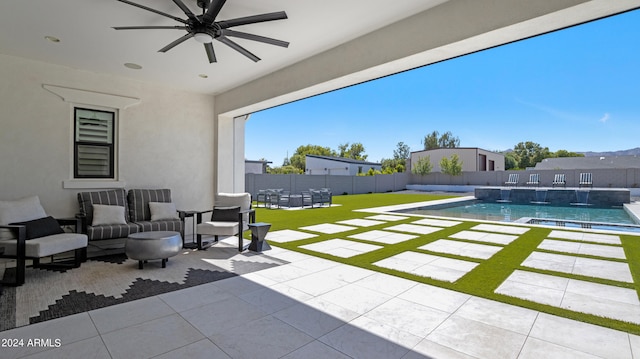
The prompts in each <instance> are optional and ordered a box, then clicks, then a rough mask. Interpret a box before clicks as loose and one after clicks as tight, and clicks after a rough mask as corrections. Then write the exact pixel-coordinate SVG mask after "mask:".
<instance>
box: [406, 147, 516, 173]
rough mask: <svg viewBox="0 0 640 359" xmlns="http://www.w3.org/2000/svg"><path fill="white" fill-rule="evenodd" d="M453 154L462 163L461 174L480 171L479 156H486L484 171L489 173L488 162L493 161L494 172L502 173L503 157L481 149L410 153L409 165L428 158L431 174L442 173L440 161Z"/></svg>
mask: <svg viewBox="0 0 640 359" xmlns="http://www.w3.org/2000/svg"><path fill="white" fill-rule="evenodd" d="M453 154H457V155H458V158H459V159H460V161H462V171H463V172H474V171H480V170H481V167H480V164H479V160H480V158H479V156H480V155H484V156H486V162H485V164H486V166H487V167H486V171H489V165H488V162H489V160H493V161H494V169H493V170H494V171H504V156H503V155H502V154H499V153H496V152H491V151H487V150H483V149H481V148H438V149H434V150H428V151H416V152H412V153H411V163H412V164H414V163H418V159H420V158H422V157H426V156H429V161H430V162H431V165H433V169H432V172H442V168H440V161H441V160H442V159H443V158H445V157H446V158H451V156H452V155H453Z"/></svg>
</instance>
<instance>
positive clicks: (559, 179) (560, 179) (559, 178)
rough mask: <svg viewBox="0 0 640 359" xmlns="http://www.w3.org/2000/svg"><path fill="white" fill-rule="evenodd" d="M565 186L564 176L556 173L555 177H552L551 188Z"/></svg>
mask: <svg viewBox="0 0 640 359" xmlns="http://www.w3.org/2000/svg"><path fill="white" fill-rule="evenodd" d="M566 185H567V181H566V180H565V175H564V173H556V174H555V176H554V177H553V182H552V183H551V186H552V187H555V186H562V187H564V186H566Z"/></svg>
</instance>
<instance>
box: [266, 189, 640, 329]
mask: <svg viewBox="0 0 640 359" xmlns="http://www.w3.org/2000/svg"><path fill="white" fill-rule="evenodd" d="M450 197H455V196H444V195H430V194H400V193H378V194H364V195H346V196H334V197H333V202H334V204H335V205H337V206H334V207H330V208H329V207H321V208H314V209H305V210H292V211H289V210H278V209H265V208H259V209H257V214H256V216H257V220H258V221H260V222H268V223H271V225H272V227H271V231H277V230H282V229H292V230H298V229H299V228H300V227H305V226H310V225H316V224H322V223H337V222H339V221H342V220H347V219H355V218H364V217H369V216H372V215H373V214H372V213H366V212H354V211H355V210H359V209H364V208H371V207H380V206H388V205H394V204H405V203H414V202H423V201H430V200H437V199H444V198H450ZM399 215H403V214H401V213H399ZM405 215H406V214H405ZM416 219H417V218H416V217H410V218H408V219H405V220H401V221H396V222H393V223H386V222H385V223H384V224H380V225H376V226H370V227H357V228H355V229H353V230H350V231H347V232H341V233H337V234H322V233H317V236H316V237H313V238H310V239H305V240H300V241H295V242H288V243H271V244H272V245H275V246H279V247H282V248H287V249H290V250H294V251H298V252H301V253H305V254H309V255H312V256H316V257H321V258H325V259H329V260H333V261H336V262H341V263H345V264H349V265H354V266H358V267H361V268H366V269H370V270H374V271H377V272H381V273H387V274H391V275H394V276H398V277H402V278H406V279H410V280H413V281H416V282H421V283H425V284H430V285H434V286H438V287H442V288H447V289H451V290H455V291H458V292H462V293H466V294H470V295H474V296H478V297H482V298H487V299H491V300H496V301H500V302H504V303H508V304H513V305H517V306H521V307H525V308H529V309H533V310H537V311H541V312H546V313H550V314H554V315H558V316H562V317H566V318H571V319H575V320H579V321H583V322H587V323H592V324H596V325H600V326H605V327H609V328H613V329H617V330H621V331H625V332H629V333H633V334H640V325H637V324H633V323H627V322H623V321H620V320H614V319H609V318H603V317H599V316H596V315H591V314H585V313H580V312H574V311H570V310H567V309H562V308H558V307H554V306H551V305H545V304H540V303H536V302H531V301H528V300H524V299H519V298H514V297H509V296H506V295H502V294H497V293H495V292H494V291H495V289H496V288H497V287H498V286H500V284H502V282H504V280H505V279H507V277H509V276H510V275H511V274H512V273H513V272H514V271H515V270H527V271H529V272H537V273H542V274H550V275H554V276H556V277H565V278H571V279H578V280H583V281H590V282H594V283H600V284H607V285H613V286H619V287H624V288H632V289H635V290H636V291H637V292H639V293H640V288H638V286H636V284H635V283H640V237H637V236H628V235H621V236H620V237H621V241H622V246H623V248H624V251H625V254H626V257H627V262H628V264H629V268H630V270H631V273H632V276H633V278H634V281H635V283H631V284H630V283H623V282H617V281H613V280H606V279H600V278H591V277H585V276H581V275H573V274H567V273H560V272H552V271H546V270H540V269H535V268H528V267H527V268H525V267H522V266H521V263H522V262H523V261H524V260H525V259H526V258H527V257H528V256H529V255H530V254H531V253H532V252H533V251H539V252H549V253H556V252H553V251H548V250H541V249H537V247H538V246H539V245H540V243H541V242H542V241H543V240H544V239H545V238H547V236H548V235H549V233H550V232H551V230H552V228H539V227H530V229H529V231H527V232H526V233H524V234H522V235H519V236H518V238H517V239H516V240H514V241H513V242H511V243H510V244H508V245H506V246H504V248H503V249H502V250H500V251H499V252H498V253H496V254H495V255H493V256H491V257H490V258H489V259H486V260H483V259H476V258H468V257H462V256H458V255H452V254H445V253H435V252H430V251H427V250H421V249H418V247H420V246H423V245H425V244H427V243H430V242H433V241H436V240H438V239H442V238H447V237H448V236H449V235H451V234H453V233H457V232H459V231H462V230H468V229H470V228H471V227H473V226H475V225H477V224H479V223H480V222H474V221H467V220H461V221H460V222H461V223H460V224H458V225H456V226H453V227H448V228H442V229H440V230H438V231H437V232H434V233H430V234H426V235H416V236H417V237H416V238H414V239H410V240H407V241H404V242H400V243H396V244H382V243H378V242H369V241H366V240H358V239H352V238H349V240H351V241H357V242H363V243H369V244H375V245H378V246H383V248H381V249H378V250H376V251H373V252H368V253H364V254H361V255H357V256H354V257H350V258H341V257H336V256H332V255H329V254H326V253H320V252H315V251H311V250H307V249H305V248H300V246H303V245H307V244H311V243H316V242H321V241H325V240H329V239H333V238H344V239H346V238H348V236H351V235H354V234H358V233H363V232H368V231H371V230H382V229H384V228H386V227H389V226H391V225H395V224H403V223H410V222H413V221H415V220H416ZM504 225H508V224H504ZM314 234H316V233H314ZM458 241H464V240H458ZM468 242H470V243H473V241H468ZM580 243H584V242H580ZM598 244H601V243H598ZM406 251H413V252H418V253H426V254H433V255H438V256H440V257H448V258H453V259H461V260H465V261H470V262H475V263H478V265H477V266H476V267H475V268H474V269H473V270H472V271H471V272H469V273H467V274H466V275H464V276H463V277H462V278H460V279H459V280H457V281H455V282H453V283H451V282H445V281H440V280H436V279H432V278H428V277H421V276H417V275H414V274H410V273H406V272H401V271H397V270H393V269H388V268H382V267H378V266H375V265H373V263H375V262H377V261H379V260H382V259H384V258H388V257H391V256H394V255H396V254H399V253H402V252H406ZM560 254H566V253H560ZM571 255H573V256H580V257H585V258H597V259H606V260H611V261H620V260H616V259H608V258H600V257H595V256H589V255H578V254H571Z"/></svg>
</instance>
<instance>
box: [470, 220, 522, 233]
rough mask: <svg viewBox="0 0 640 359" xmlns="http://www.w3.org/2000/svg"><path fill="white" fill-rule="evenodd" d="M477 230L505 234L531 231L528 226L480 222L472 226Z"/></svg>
mask: <svg viewBox="0 0 640 359" xmlns="http://www.w3.org/2000/svg"><path fill="white" fill-rule="evenodd" d="M471 229H473V230H476V231H485V232H497V233H505V234H524V233H527V231H529V228H527V227H515V226H503V225H499V224H486V223H483V224H478V225H477V226H474V227H473V228H471Z"/></svg>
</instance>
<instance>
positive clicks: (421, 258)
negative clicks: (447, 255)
mask: <svg viewBox="0 0 640 359" xmlns="http://www.w3.org/2000/svg"><path fill="white" fill-rule="evenodd" d="M438 258H439V257H437V256H434V255H430V254H424V253H416V252H410V251H408V252H402V253H399V254H396V255H394V256H391V257H387V258H385V259H382V260H380V261H377V262H374V263H372V264H373V265H374V266H378V267H382V268H389V269H394V270H398V271H401V272H407V273H412V272H413V271H415V270H416V269H418V268H420V267H422V266H423V265H425V264H427V263H429V262H433V261H435V260H436V259H438Z"/></svg>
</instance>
